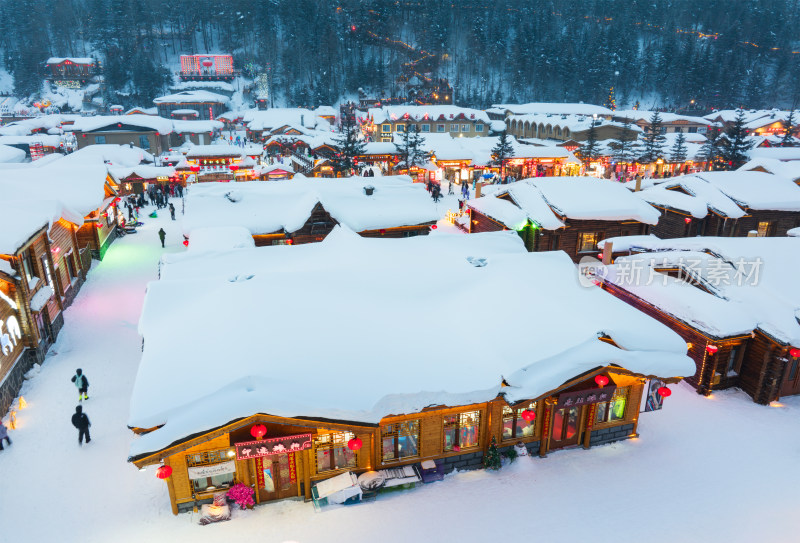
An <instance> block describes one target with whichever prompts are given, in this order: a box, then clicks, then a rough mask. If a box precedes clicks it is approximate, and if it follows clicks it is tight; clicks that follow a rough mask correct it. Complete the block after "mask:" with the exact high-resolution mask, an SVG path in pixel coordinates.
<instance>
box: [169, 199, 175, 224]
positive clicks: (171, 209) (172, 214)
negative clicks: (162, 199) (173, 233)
mask: <svg viewBox="0 0 800 543" xmlns="http://www.w3.org/2000/svg"><path fill="white" fill-rule="evenodd" d="M169 214H170V215H171V216H172V220H173V221H174V220H175V206H174V205H172V202H170V204H169Z"/></svg>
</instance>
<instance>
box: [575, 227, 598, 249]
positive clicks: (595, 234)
mask: <svg viewBox="0 0 800 543" xmlns="http://www.w3.org/2000/svg"><path fill="white" fill-rule="evenodd" d="M584 236H593V237H594V242H593V243H592V247H591V248H590V249H584V245H585V243H584ZM598 243H600V232H578V247H577V249H578V252H579V253H591V252H594V251H597V244H598Z"/></svg>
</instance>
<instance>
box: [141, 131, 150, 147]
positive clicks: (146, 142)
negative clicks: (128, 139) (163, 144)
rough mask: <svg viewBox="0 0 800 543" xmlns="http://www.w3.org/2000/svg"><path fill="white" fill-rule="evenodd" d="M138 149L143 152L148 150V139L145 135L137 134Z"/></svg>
mask: <svg viewBox="0 0 800 543" xmlns="http://www.w3.org/2000/svg"><path fill="white" fill-rule="evenodd" d="M145 145H146V147H145ZM139 148H141V149H144V150H145V151H148V150H149V149H150V138H148V137H147V134H139Z"/></svg>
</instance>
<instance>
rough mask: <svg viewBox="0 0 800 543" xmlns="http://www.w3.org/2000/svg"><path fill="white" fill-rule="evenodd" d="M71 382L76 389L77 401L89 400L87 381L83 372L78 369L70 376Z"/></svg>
mask: <svg viewBox="0 0 800 543" xmlns="http://www.w3.org/2000/svg"><path fill="white" fill-rule="evenodd" d="M72 382H73V383H75V386H76V387H78V401H79V402H80V401H82V400H88V399H89V380H88V379H87V378H86V376H85V375H84V374H83V370H82V369H80V368H78V369H77V370H75V375H73V376H72Z"/></svg>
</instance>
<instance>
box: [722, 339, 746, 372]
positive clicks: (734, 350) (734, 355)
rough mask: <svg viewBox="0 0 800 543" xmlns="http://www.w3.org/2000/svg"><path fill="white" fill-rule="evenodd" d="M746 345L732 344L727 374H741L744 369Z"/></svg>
mask: <svg viewBox="0 0 800 543" xmlns="http://www.w3.org/2000/svg"><path fill="white" fill-rule="evenodd" d="M743 355H744V345H741V344H740V345H731V350H730V353H728V361H727V363H726V364H725V376H726V377H727V376H729V375H730V376H734V375H739V373H741V371H742V359H743V358H744V356H743Z"/></svg>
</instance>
